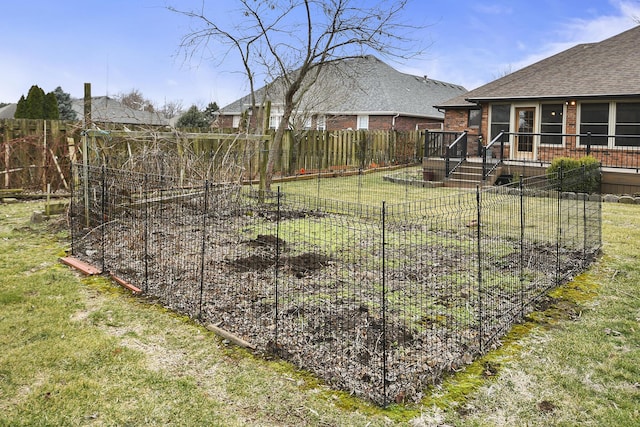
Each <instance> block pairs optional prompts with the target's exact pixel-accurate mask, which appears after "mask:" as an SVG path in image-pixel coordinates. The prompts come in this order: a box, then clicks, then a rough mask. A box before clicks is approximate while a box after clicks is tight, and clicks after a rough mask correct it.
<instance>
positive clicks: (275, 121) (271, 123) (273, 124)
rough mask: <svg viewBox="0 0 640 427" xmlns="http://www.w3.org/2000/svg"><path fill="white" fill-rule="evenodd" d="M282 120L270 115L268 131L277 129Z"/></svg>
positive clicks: (280, 117) (279, 117)
mask: <svg viewBox="0 0 640 427" xmlns="http://www.w3.org/2000/svg"><path fill="white" fill-rule="evenodd" d="M281 120H282V116H278V115H274V114H272V115H271V116H270V117H269V129H277V128H278V126H280V121H281Z"/></svg>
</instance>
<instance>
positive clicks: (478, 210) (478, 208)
mask: <svg viewBox="0 0 640 427" xmlns="http://www.w3.org/2000/svg"><path fill="white" fill-rule="evenodd" d="M476 215H477V217H476V221H477V223H478V226H477V227H476V228H477V229H478V230H477V232H476V238H477V240H478V242H477V245H478V248H477V250H478V348H479V349H480V353H482V352H483V350H484V349H483V339H482V335H483V334H484V328H483V327H482V326H483V323H484V322H483V319H482V241H481V238H482V233H481V231H480V229H481V224H482V196H481V193H480V186H479V185H478V186H476Z"/></svg>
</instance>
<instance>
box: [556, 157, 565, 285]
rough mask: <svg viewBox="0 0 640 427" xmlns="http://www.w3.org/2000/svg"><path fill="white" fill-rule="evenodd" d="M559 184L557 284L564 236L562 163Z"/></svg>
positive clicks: (557, 282) (559, 171) (557, 283)
mask: <svg viewBox="0 0 640 427" xmlns="http://www.w3.org/2000/svg"><path fill="white" fill-rule="evenodd" d="M558 174H559V178H560V179H559V186H560V188H558V217H557V223H558V225H557V236H556V237H557V238H556V283H555V284H556V286H557V285H559V284H560V240H561V237H562V191H563V189H564V170H563V168H562V164H560V168H559V169H558Z"/></svg>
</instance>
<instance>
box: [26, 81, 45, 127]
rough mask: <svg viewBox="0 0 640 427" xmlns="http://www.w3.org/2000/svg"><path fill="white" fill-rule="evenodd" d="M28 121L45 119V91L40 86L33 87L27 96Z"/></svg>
mask: <svg viewBox="0 0 640 427" xmlns="http://www.w3.org/2000/svg"><path fill="white" fill-rule="evenodd" d="M26 113H27V117H26V118H27V119H42V118H44V91H43V90H42V89H40V87H38V85H33V86H31V89H29V93H28V94H27V108H26Z"/></svg>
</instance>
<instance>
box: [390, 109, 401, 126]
mask: <svg viewBox="0 0 640 427" xmlns="http://www.w3.org/2000/svg"><path fill="white" fill-rule="evenodd" d="M399 116H400V113H398V114H396V115H395V116H393V118H392V119H391V130H396V119H397V118H398V117H399Z"/></svg>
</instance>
